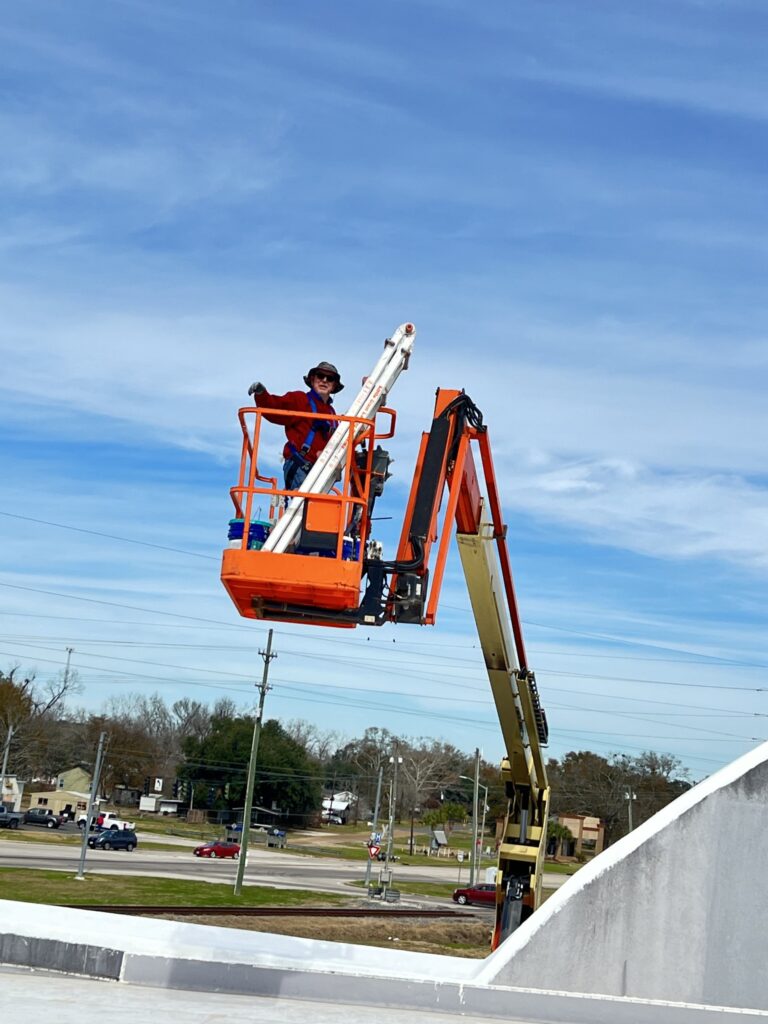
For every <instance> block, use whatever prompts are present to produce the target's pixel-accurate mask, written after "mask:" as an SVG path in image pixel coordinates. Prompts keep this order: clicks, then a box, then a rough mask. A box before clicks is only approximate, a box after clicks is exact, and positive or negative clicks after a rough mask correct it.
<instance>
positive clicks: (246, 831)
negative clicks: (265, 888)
mask: <svg viewBox="0 0 768 1024" xmlns="http://www.w3.org/2000/svg"><path fill="white" fill-rule="evenodd" d="M273 633H274V630H272V629H270V631H269V633H268V634H267V649H266V651H259V654H260V655H261V656H262V658H263V659H264V674H263V675H262V677H261V683H260V684H259V710H258V711H257V712H256V721H255V722H254V723H253V740H252V741H251V759H250V761H249V762H248V785H247V786H246V789H245V807H243V831H242V838H241V840H240V860H239V861H238V862H237V878H236V880H235V896H239V895H240V893H241V892H242V891H243V875H244V874H245V862H246V860H247V859H248V840H249V838H250V833H251V808H252V807H253V785H254V779H255V777H256V758H257V757H258V754H259V737H260V735H261V717H262V715H263V713H264V698H265V697H266V696H267V691H268V690H271V689H272V687H271V686H268V685H267V680H268V679H269V663H270V662H271V661H272V659H273V658H276V657H277V654H275V653H274V652H273V651H272V634H273Z"/></svg>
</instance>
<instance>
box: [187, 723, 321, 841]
mask: <svg viewBox="0 0 768 1024" xmlns="http://www.w3.org/2000/svg"><path fill="white" fill-rule="evenodd" d="M210 725H211V727H210V731H209V733H208V735H206V736H204V737H197V736H189V737H187V738H186V739H185V740H184V741H183V743H182V746H183V751H184V755H185V761H184V763H183V765H181V766H180V768H179V777H180V778H185V779H188V780H190V781H191V782H193V783H194V784H195V804H196V806H200V804H201V803H202V804H204V805H208V806H210V807H217V808H229V809H232V810H234V809H235V808H242V807H243V805H244V803H245V788H246V779H247V771H248V761H249V759H250V753H251V742H252V738H253V725H254V720H253V718H251V717H250V716H237V717H235V718H230V717H227V716H222V715H214V716H212V718H211V723H210ZM320 802H321V775H320V772H319V770H318V768H317V766H316V765H315V764H314V763H313V762H312V759H311V757H310V756H309V754H308V753H307V751H306V749H305V748H304V747H303V746H301V744H300V743H298V742H297V741H296V740H294V739H293V738H292V737H291V736H290V735H289V734H288V732H287V731H286V730H285V729H283V727H282V726H281V725H280V723H279V722H277V721H275V720H274V719H270V720H269V721H267V722H265V723H264V725H263V726H262V730H261V736H260V739H259V754H258V759H257V765H256V776H255V788H254V804H255V805H259V806H262V807H268V808H272V807H275V809H277V810H279V811H280V812H281V813H282V814H283V815H284V816H285V819H287V820H289V821H293V822H297V823H298V822H305V821H306V820H307V819H308V818H310V817H312V816H314V815H315V814H317V813H318V811H319V810H320Z"/></svg>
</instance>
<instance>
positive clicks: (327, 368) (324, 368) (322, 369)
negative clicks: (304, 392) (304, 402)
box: [304, 362, 344, 395]
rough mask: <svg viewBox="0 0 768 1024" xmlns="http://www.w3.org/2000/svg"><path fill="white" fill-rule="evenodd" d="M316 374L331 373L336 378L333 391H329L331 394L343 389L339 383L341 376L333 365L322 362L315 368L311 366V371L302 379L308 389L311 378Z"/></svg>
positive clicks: (310, 385) (310, 384)
mask: <svg viewBox="0 0 768 1024" xmlns="http://www.w3.org/2000/svg"><path fill="white" fill-rule="evenodd" d="M316 373H332V374H333V375H334V377H335V378H336V383H335V384H334V385H333V390H332V391H331V394H333V395H335V394H337V393H338V392H339V391H341V390H342V388H343V387H344V385H343V384H342V383H341V374H340V373H339V371H338V370H337V369H336V367H335V366H334V365H333V363H326V362H322V363H318V364H317V366H313V367H312V369H311V370H310V371H309V372H308V373H307V375H306V377H305V378H304V383H305V384H306V385H307V387H308V388H311V387H312V378H313V377H314V375H315V374H316Z"/></svg>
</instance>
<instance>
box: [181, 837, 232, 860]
mask: <svg viewBox="0 0 768 1024" xmlns="http://www.w3.org/2000/svg"><path fill="white" fill-rule="evenodd" d="M192 852H193V853H194V855H195V856H196V857H211V858H214V857H232V859H233V860H237V858H238V857H239V856H240V847H239V845H238V844H237V843H227V842H224V840H223V839H214V840H212V841H211V842H210V843H203V844H202V845H201V846H196V847H195V848H194V850H193V851H192Z"/></svg>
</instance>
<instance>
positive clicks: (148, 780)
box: [144, 776, 152, 796]
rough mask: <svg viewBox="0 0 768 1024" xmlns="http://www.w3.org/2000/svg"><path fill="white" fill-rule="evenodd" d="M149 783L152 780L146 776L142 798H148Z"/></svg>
mask: <svg viewBox="0 0 768 1024" xmlns="http://www.w3.org/2000/svg"><path fill="white" fill-rule="evenodd" d="M151 782H152V780H151V779H150V777H149V776H147V777H146V779H144V796H149V787H150V784H151Z"/></svg>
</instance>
